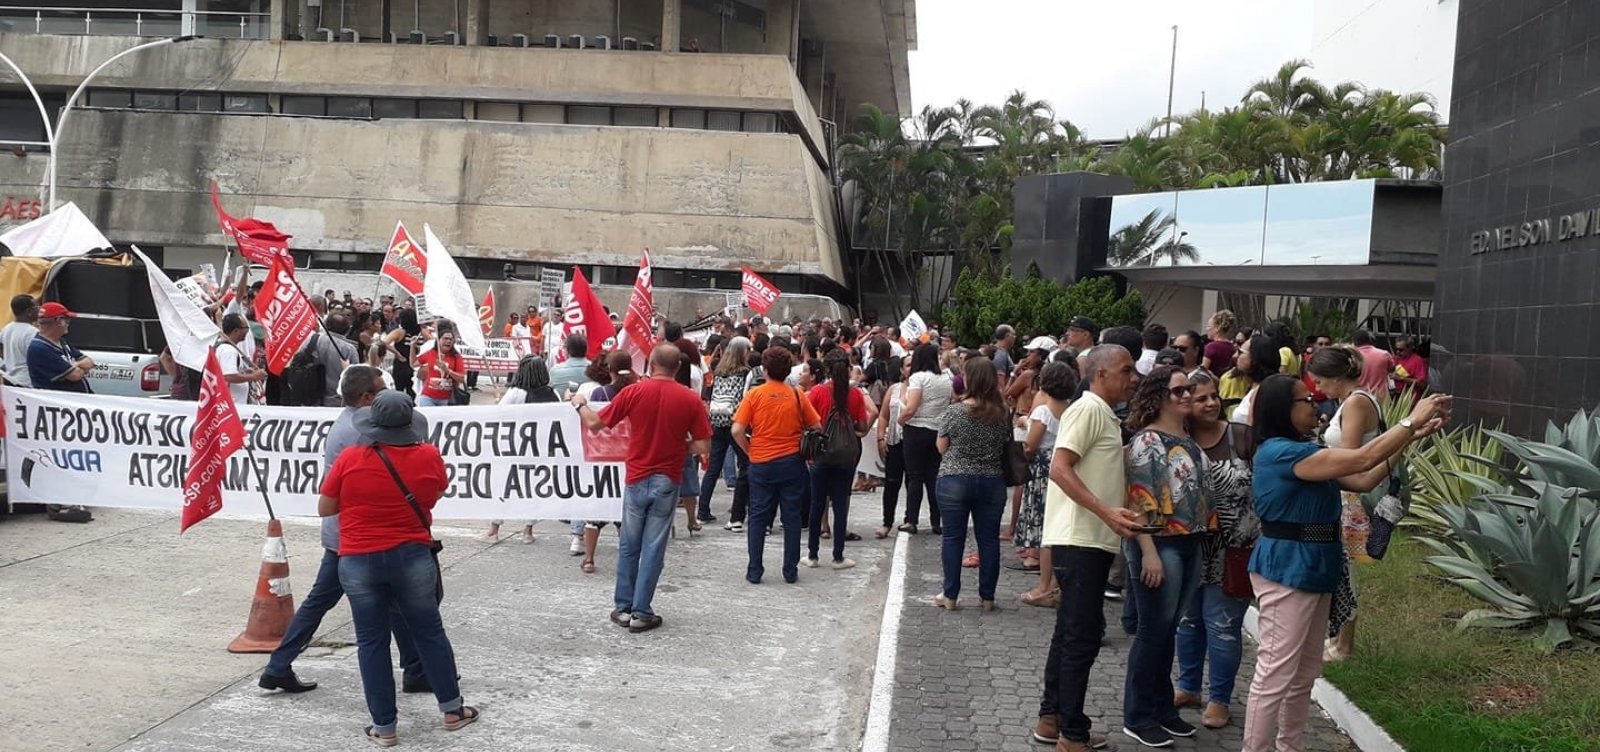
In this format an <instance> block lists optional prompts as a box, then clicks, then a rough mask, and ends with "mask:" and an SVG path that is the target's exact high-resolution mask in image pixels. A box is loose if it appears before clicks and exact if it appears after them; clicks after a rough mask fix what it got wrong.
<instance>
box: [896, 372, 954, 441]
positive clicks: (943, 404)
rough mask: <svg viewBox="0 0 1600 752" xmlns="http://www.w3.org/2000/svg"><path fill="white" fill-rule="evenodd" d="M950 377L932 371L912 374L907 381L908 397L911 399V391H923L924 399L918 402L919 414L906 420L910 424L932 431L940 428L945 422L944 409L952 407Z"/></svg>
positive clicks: (908, 399)
mask: <svg viewBox="0 0 1600 752" xmlns="http://www.w3.org/2000/svg"><path fill="white" fill-rule="evenodd" d="M953 391H954V390H953V388H952V387H951V384H950V377H949V376H946V375H944V374H942V373H934V372H932V371H918V372H916V373H913V374H911V378H910V379H909V380H907V381H906V399H907V401H910V396H911V392H921V393H922V401H921V402H920V403H918V404H917V414H916V415H913V416H911V420H908V421H906V425H908V426H916V427H918V428H926V429H928V430H930V431H937V430H939V426H940V425H941V424H943V422H944V411H945V409H946V408H948V407H950V395H951V393H952V392H953Z"/></svg>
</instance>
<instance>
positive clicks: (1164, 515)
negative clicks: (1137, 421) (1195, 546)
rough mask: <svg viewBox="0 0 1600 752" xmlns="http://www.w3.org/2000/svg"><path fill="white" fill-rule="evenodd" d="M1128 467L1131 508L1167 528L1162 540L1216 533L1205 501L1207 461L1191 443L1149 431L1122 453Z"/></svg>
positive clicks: (1213, 514) (1214, 517)
mask: <svg viewBox="0 0 1600 752" xmlns="http://www.w3.org/2000/svg"><path fill="white" fill-rule="evenodd" d="M1123 456H1124V457H1125V458H1126V460H1127V464H1128V498H1127V507H1128V508H1129V509H1131V510H1133V511H1135V512H1140V513H1143V514H1146V515H1147V519H1148V520H1149V524H1151V525H1161V526H1162V527H1163V528H1165V529H1164V530H1163V531H1162V532H1160V533H1157V535H1188V534H1190V533H1201V532H1205V531H1206V530H1209V529H1213V528H1215V527H1216V514H1215V513H1214V512H1213V511H1212V510H1211V504H1210V503H1209V502H1207V501H1206V489H1205V472H1204V463H1205V460H1204V459H1203V457H1204V455H1203V454H1202V453H1201V451H1200V446H1199V445H1198V444H1195V443H1194V440H1193V439H1190V438H1188V437H1178V436H1173V435H1171V434H1167V433H1162V432H1161V431H1157V430H1155V429H1151V428H1146V429H1144V430H1143V431H1140V432H1138V433H1136V434H1134V435H1133V438H1132V439H1130V440H1129V441H1128V445H1127V446H1126V447H1124V449H1123Z"/></svg>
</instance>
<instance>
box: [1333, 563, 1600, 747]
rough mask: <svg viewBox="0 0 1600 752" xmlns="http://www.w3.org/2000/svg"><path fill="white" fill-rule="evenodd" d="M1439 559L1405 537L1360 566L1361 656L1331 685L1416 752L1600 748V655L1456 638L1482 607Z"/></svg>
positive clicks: (1510, 636)
mask: <svg viewBox="0 0 1600 752" xmlns="http://www.w3.org/2000/svg"><path fill="white" fill-rule="evenodd" d="M1430 553H1431V551H1429V550H1428V549H1427V548H1426V547H1424V546H1422V545H1420V544H1418V543H1416V542H1414V541H1411V540H1408V539H1405V538H1402V537H1401V536H1399V535H1397V536H1396V538H1395V541H1394V544H1393V545H1392V546H1391V547H1390V549H1389V555H1388V557H1387V558H1385V559H1384V560H1383V561H1381V562H1377V563H1374V564H1368V565H1362V566H1361V567H1360V568H1359V569H1358V570H1357V578H1358V586H1359V589H1360V592H1361V608H1360V611H1359V617H1358V631H1357V635H1356V637H1357V644H1356V656H1355V657H1354V658H1351V659H1350V660H1348V661H1345V662H1343V663H1339V664H1330V665H1328V666H1327V667H1326V669H1325V675H1326V676H1327V678H1328V679H1329V680H1330V681H1332V682H1333V683H1334V684H1335V685H1337V686H1338V687H1339V689H1341V690H1343V691H1344V693H1345V694H1346V695H1348V696H1349V697H1350V699H1351V700H1352V701H1354V702H1355V703H1356V704H1357V705H1358V706H1360V707H1361V709H1362V710H1365V711H1366V712H1367V714H1368V715H1371V716H1372V718H1373V719H1374V720H1376V721H1377V722H1378V724H1379V725H1381V726H1383V727H1384V728H1385V729H1386V730H1388V732H1389V733H1390V734H1392V735H1393V736H1394V738H1395V740H1396V741H1398V742H1400V744H1401V745H1403V746H1404V747H1405V748H1406V749H1407V750H1409V751H1410V752H1473V751H1476V750H1484V752H1489V751H1491V750H1492V751H1493V752H1515V751H1519V750H1527V751H1528V752H1533V751H1534V750H1537V751H1538V752H1600V652H1597V651H1595V650H1592V649H1576V650H1573V649H1569V650H1562V651H1559V652H1557V653H1555V654H1552V655H1546V654H1543V653H1540V652H1539V651H1538V650H1535V649H1534V648H1533V646H1532V644H1531V640H1530V639H1528V636H1527V635H1525V634H1521V633H1518V632H1514V631H1509V630H1483V629H1472V630H1468V631H1457V630H1456V628H1455V620H1456V618H1458V617H1459V616H1460V615H1461V614H1463V613H1465V612H1467V611H1469V610H1471V609H1474V608H1477V607H1479V605H1480V604H1479V603H1478V602H1477V601H1476V600H1474V599H1473V598H1471V597H1469V596H1468V595H1466V594H1465V593H1464V592H1462V591H1461V590H1459V589H1457V588H1456V587H1455V586H1453V585H1450V584H1449V583H1447V582H1444V581H1443V580H1441V579H1440V578H1439V577H1438V576H1437V573H1436V572H1435V571H1434V570H1433V569H1432V568H1431V567H1428V566H1427V565H1426V564H1424V563H1423V559H1424V558H1426V557H1427V556H1428V555H1430Z"/></svg>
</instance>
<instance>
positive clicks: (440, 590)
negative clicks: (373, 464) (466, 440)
mask: <svg viewBox="0 0 1600 752" xmlns="http://www.w3.org/2000/svg"><path fill="white" fill-rule="evenodd" d="M372 450H373V451H375V452H377V453H378V459H380V460H383V466H384V467H386V468H388V469H389V477H391V478H394V484H395V485H397V486H399V487H400V493H402V494H405V497H406V503H407V504H410V505H411V511H413V512H416V513H417V522H419V523H422V529H423V530H426V531H427V532H428V538H429V539H431V540H432V542H431V543H429V544H428V553H430V554H433V569H434V572H435V573H436V577H435V580H436V582H435V585H434V590H435V596H436V597H437V598H438V599H439V600H441V601H442V600H444V572H443V570H441V569H440V568H439V552H440V551H443V550H444V542H443V541H441V540H439V539H438V538H435V537H433V526H432V525H429V524H428V516H427V515H426V514H423V513H422V505H421V504H418V503H417V497H416V496H415V495H413V494H412V493H411V488H410V487H409V486H407V485H406V482H405V481H403V480H401V479H400V471H398V470H396V469H394V462H392V461H390V460H389V455H387V454H384V453H383V447H382V446H381V445H378V444H374V445H373V446H372Z"/></svg>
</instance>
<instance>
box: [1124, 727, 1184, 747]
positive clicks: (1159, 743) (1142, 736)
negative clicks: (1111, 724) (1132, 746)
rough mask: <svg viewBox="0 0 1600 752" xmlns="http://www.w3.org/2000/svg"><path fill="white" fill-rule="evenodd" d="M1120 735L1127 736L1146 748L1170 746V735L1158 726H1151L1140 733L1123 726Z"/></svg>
mask: <svg viewBox="0 0 1600 752" xmlns="http://www.w3.org/2000/svg"><path fill="white" fill-rule="evenodd" d="M1122 733H1124V734H1127V735H1128V738H1130V739H1132V740H1134V741H1136V742H1138V743H1140V744H1143V745H1144V746H1146V747H1170V746H1172V734H1169V733H1167V730H1166V729H1164V728H1161V727H1160V726H1152V727H1150V728H1147V729H1142V730H1140V731H1134V730H1133V729H1131V728H1128V727H1127V726H1123V727H1122Z"/></svg>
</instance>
